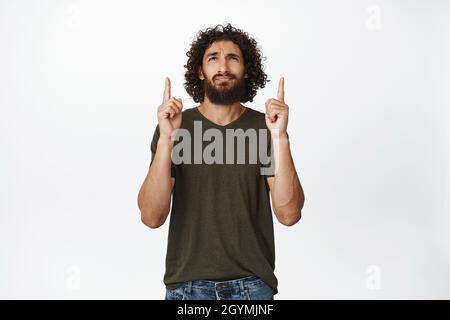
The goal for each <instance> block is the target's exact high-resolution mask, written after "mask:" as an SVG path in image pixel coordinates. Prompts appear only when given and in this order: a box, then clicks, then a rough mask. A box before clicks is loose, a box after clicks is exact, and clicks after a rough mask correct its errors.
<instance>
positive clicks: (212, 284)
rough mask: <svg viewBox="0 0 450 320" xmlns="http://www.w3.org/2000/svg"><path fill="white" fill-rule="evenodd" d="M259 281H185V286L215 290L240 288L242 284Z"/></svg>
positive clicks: (249, 277)
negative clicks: (227, 287) (218, 288)
mask: <svg viewBox="0 0 450 320" xmlns="http://www.w3.org/2000/svg"><path fill="white" fill-rule="evenodd" d="M260 280H261V279H260V278H259V277H257V276H247V277H243V278H238V279H232V280H225V281H212V280H192V281H187V282H186V284H187V285H188V287H192V286H194V287H202V288H211V289H214V288H217V287H226V286H229V287H233V286H241V285H242V284H243V283H251V282H256V281H260Z"/></svg>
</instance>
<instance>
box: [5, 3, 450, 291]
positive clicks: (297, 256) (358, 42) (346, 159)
mask: <svg viewBox="0 0 450 320" xmlns="http://www.w3.org/2000/svg"><path fill="white" fill-rule="evenodd" d="M449 9H450V5H449V3H448V2H447V1H425V0H423V1H400V0H398V1H375V0H374V1H357V0H354V1H331V0H330V1H302V2H300V1H282V0H277V1H271V2H266V3H264V2H262V1H260V0H258V1H256V0H255V1H238V0H230V1H213V2H212V1H179V2H176V1H160V2H152V1H106V0H105V1H56V0H54V1H50V0H46V1H12V0H10V1H0V46H1V47H0V106H1V109H0V125H1V127H0V154H1V162H0V163H1V166H0V212H1V214H0V259H1V260H0V298H3V299H5V298H6V299H19V298H20V299H28V298H39V299H47V298H49V299H80V298H86V299H103V298H105V299H122V298H123V299H163V298H164V293H165V291H164V290H165V288H164V285H163V281H162V280H163V274H164V259H165V252H166V244H167V231H168V223H167V222H168V220H167V222H166V224H165V225H164V226H163V227H161V228H159V229H156V230H152V229H149V228H147V227H145V226H144V225H143V224H142V223H141V221H140V213H139V210H138V207H137V193H138V190H139V188H140V186H141V183H142V180H143V179H144V177H145V175H146V172H147V169H148V165H149V162H150V142H151V137H152V134H153V131H154V129H155V126H156V124H157V120H156V108H157V106H158V105H159V104H160V103H161V98H162V93H163V87H164V77H165V76H169V77H170V78H171V80H172V94H173V95H174V96H176V97H178V98H182V99H183V101H184V108H185V109H187V108H192V107H195V106H196V104H195V103H194V102H193V101H192V100H191V99H189V97H188V95H187V93H186V92H185V90H184V89H183V82H184V68H183V65H184V64H185V63H186V59H187V58H186V52H187V51H188V49H189V44H190V42H191V41H192V40H193V37H194V36H195V34H196V33H197V32H198V31H199V30H201V29H204V28H206V27H209V26H213V25H216V24H218V23H224V22H231V23H232V24H233V25H234V26H236V27H238V28H242V29H244V30H245V31H247V32H249V33H250V34H251V35H252V36H253V37H255V39H256V40H257V41H258V42H259V45H260V47H261V48H262V50H263V53H264V55H265V56H266V57H267V60H266V61H265V65H266V72H267V74H268V76H269V79H271V80H272V81H271V82H270V83H268V85H267V86H266V88H264V89H262V90H260V91H259V92H258V95H257V97H256V99H255V100H254V102H253V103H250V104H247V106H249V107H251V108H254V109H257V110H259V111H263V110H264V102H265V101H266V99H268V98H271V97H276V89H277V84H278V79H279V77H281V76H284V77H285V80H286V81H285V90H286V96H285V97H286V103H287V104H288V105H289V106H290V118H289V126H288V131H289V134H290V138H291V146H292V153H293V157H294V159H295V165H296V168H297V171H298V174H299V177H300V180H301V183H302V185H303V188H304V191H305V196H306V202H305V207H304V209H303V218H302V220H301V221H300V222H299V223H298V224H297V225H295V226H293V227H285V226H283V225H281V224H279V223H278V222H276V220H275V233H276V239H275V240H276V255H277V256H276V269H275V273H276V275H277V277H278V279H279V294H278V295H276V296H275V299H312V298H321V299H331V298H338V299H347V298H356V299H372V298H373V299H380V298H384V299H398V298H426V299H428V298H447V299H448V298H450V285H449V284H450V234H449V233H450V226H449V225H450V217H449V211H450V206H449V185H450V165H449V164H450V148H449V147H450V129H449V128H450V109H449V105H450V93H449V92H450V90H449V89H450V61H449V57H450V45H449V42H450V40H449V39H450V31H449V16H450V10H449Z"/></svg>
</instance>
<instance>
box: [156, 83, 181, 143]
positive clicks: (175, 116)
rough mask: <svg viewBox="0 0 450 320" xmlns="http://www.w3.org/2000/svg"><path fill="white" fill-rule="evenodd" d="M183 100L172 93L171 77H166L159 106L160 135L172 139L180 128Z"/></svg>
mask: <svg viewBox="0 0 450 320" xmlns="http://www.w3.org/2000/svg"><path fill="white" fill-rule="evenodd" d="M182 109H183V102H182V101H181V99H177V98H173V97H171V95H170V79H169V78H168V77H166V86H165V88H164V95H163V102H162V104H161V105H160V106H159V107H158V124H159V136H160V137H162V138H167V139H171V138H172V134H174V132H175V130H177V129H178V128H180V125H181V114H182Z"/></svg>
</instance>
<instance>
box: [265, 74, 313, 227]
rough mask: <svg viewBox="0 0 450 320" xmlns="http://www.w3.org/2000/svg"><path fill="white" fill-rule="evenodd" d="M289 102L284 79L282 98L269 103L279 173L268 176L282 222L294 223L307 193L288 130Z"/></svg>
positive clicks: (276, 164) (273, 144) (267, 121)
mask: <svg viewBox="0 0 450 320" xmlns="http://www.w3.org/2000/svg"><path fill="white" fill-rule="evenodd" d="M288 109H289V107H288V105H286V104H285V103H284V78H281V79H280V82H279V85H278V99H269V100H267V102H266V124H267V127H268V128H269V130H270V133H271V138H272V147H273V149H272V151H273V152H274V154H273V158H274V162H275V175H274V176H273V177H269V178H267V183H268V185H269V188H270V196H271V198H272V206H273V211H274V213H275V215H276V217H277V219H278V221H280V223H282V224H284V225H286V226H292V225H294V224H295V223H297V222H298V221H299V220H300V218H301V215H302V208H303V204H304V202H305V195H304V193H303V188H302V186H301V184H300V180H299V178H298V175H297V172H296V170H295V165H294V161H293V159H292V155H291V150H290V146H289V138H288V135H287V132H286V129H287V123H288V115H289V112H288Z"/></svg>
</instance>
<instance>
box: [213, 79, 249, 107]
mask: <svg viewBox="0 0 450 320" xmlns="http://www.w3.org/2000/svg"><path fill="white" fill-rule="evenodd" d="M233 79H234V80H233ZM230 82H234V85H231V84H230ZM216 83H217V85H214V83H213V82H211V81H210V80H206V81H204V89H205V94H206V96H207V97H208V99H209V101H211V102H212V103H214V104H218V105H232V104H233V103H236V102H241V101H242V99H243V98H244V96H245V80H244V78H240V79H236V78H235V77H233V78H232V79H230V80H228V82H216ZM224 84H225V85H224Z"/></svg>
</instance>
